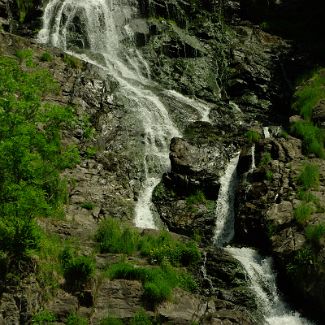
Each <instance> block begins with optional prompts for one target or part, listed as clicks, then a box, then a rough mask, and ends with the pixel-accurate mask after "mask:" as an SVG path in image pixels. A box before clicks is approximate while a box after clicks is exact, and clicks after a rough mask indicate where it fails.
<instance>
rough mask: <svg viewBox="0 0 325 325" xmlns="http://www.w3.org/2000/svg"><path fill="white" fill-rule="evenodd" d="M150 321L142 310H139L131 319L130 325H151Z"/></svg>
mask: <svg viewBox="0 0 325 325" xmlns="http://www.w3.org/2000/svg"><path fill="white" fill-rule="evenodd" d="M151 324H152V321H151V320H150V318H149V316H148V315H147V314H146V312H145V311H144V310H139V311H138V312H137V313H136V314H135V315H134V316H133V318H132V319H131V322H130V325H151Z"/></svg>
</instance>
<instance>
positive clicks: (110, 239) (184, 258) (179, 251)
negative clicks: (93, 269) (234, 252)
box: [96, 218, 201, 266]
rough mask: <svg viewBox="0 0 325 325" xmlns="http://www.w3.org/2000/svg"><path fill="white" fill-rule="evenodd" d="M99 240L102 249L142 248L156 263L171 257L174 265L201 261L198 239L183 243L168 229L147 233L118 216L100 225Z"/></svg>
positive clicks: (119, 251) (129, 252)
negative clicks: (118, 219) (134, 227)
mask: <svg viewBox="0 0 325 325" xmlns="http://www.w3.org/2000/svg"><path fill="white" fill-rule="evenodd" d="M96 240H97V242H99V248H100V250H101V252H110V253H123V254H128V255H130V254H133V253H135V252H137V251H139V252H140V253H141V254H142V255H143V256H148V257H149V259H150V261H151V262H152V263H158V264H160V263H161V262H163V261H164V260H168V261H169V262H170V263H171V264H172V265H175V266H178V265H183V266H188V265H192V264H195V263H197V262H198V261H199V260H200V258H201V254H200V251H199V249H198V247H197V243H195V242H193V241H191V242H187V243H183V242H181V241H179V240H176V239H174V238H172V236H171V235H170V234H169V233H168V232H161V233H160V234H159V235H148V234H146V235H143V236H140V235H139V233H138V232H137V231H136V230H134V229H131V228H129V227H126V226H122V225H121V223H120V222H118V221H117V220H116V219H111V218H108V219H105V220H103V221H102V222H101V223H100V224H99V227H98V230H97V233H96Z"/></svg>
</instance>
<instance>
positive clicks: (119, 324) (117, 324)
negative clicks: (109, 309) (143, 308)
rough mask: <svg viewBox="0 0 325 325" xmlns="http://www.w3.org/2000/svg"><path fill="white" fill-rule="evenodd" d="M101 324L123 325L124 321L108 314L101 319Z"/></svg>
mask: <svg viewBox="0 0 325 325" xmlns="http://www.w3.org/2000/svg"><path fill="white" fill-rule="evenodd" d="M100 325H123V322H122V320H120V319H119V318H117V317H113V316H107V317H105V318H104V319H102V320H101V322H100Z"/></svg>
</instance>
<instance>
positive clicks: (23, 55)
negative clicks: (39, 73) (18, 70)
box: [16, 49, 34, 67]
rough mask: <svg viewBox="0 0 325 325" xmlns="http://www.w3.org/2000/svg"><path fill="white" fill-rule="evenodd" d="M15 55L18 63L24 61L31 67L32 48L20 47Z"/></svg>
mask: <svg viewBox="0 0 325 325" xmlns="http://www.w3.org/2000/svg"><path fill="white" fill-rule="evenodd" d="M16 56H17V58H18V59H19V61H20V63H23V62H24V61H25V62H26V66H28V67H33V66H34V63H33V50H32V49H22V50H18V51H17V52H16Z"/></svg>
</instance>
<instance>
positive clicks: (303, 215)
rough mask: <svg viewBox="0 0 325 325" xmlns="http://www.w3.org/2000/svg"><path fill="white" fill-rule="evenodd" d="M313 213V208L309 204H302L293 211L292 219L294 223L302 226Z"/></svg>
mask: <svg viewBox="0 0 325 325" xmlns="http://www.w3.org/2000/svg"><path fill="white" fill-rule="evenodd" d="M313 212H314V207H313V206H312V205H311V204H310V203H305V202H302V203H300V204H299V205H298V206H297V207H296V208H295V209H294V217H295V219H296V221H297V222H298V223H299V224H301V225H303V224H305V223H306V222H307V221H308V219H309V218H310V216H311V214H312V213H313Z"/></svg>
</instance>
